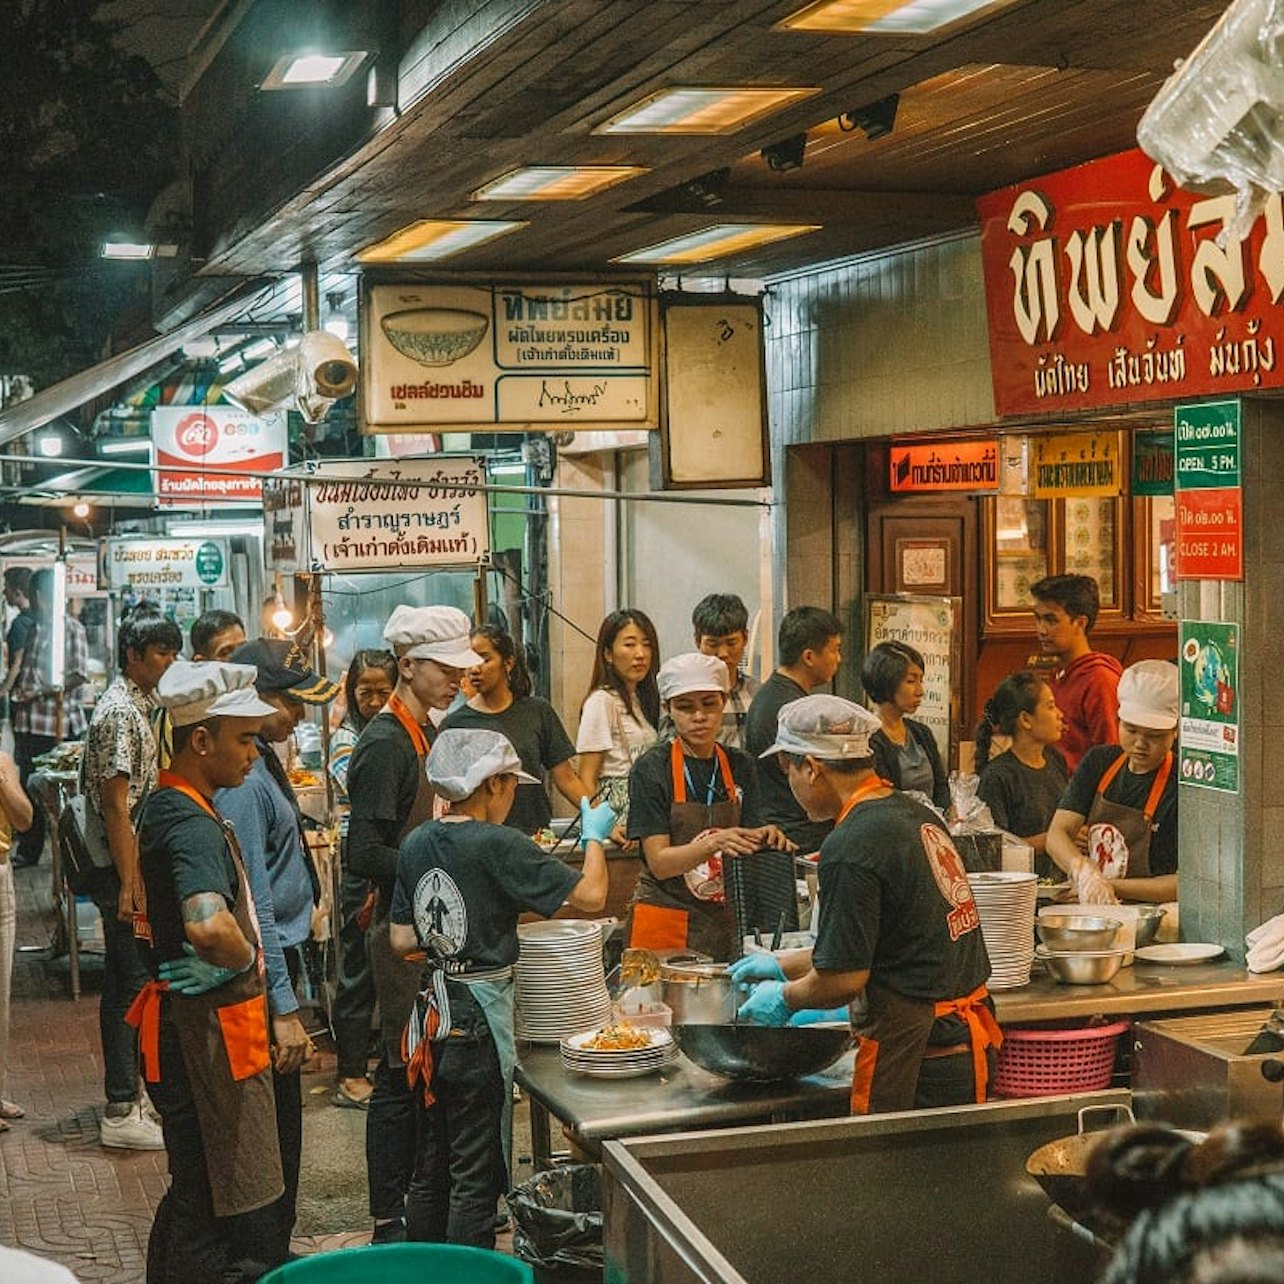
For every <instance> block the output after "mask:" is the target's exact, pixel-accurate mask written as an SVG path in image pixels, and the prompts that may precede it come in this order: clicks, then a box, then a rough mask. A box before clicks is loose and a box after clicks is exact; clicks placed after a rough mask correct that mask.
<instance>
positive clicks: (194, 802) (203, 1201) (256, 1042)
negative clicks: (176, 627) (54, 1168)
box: [129, 660, 284, 1284]
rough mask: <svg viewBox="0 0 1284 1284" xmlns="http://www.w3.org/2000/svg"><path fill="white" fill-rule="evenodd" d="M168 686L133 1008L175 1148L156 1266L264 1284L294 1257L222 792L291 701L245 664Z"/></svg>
mask: <svg viewBox="0 0 1284 1284" xmlns="http://www.w3.org/2000/svg"><path fill="white" fill-rule="evenodd" d="M156 690H157V696H158V698H159V701H160V703H161V705H162V706H163V707H164V708H166V709H168V710H169V712H170V715H171V718H172V720H173V726H174V758H173V761H172V763H171V764H170V766H169V767H168V768H167V769H165V770H162V771H161V773H160V775H159V778H158V781H157V787H156V789H155V790H153V791H152V793H151V795H150V796H149V797H148V799H147V802H146V804H145V806H144V808H143V814H142V818H141V822H140V825H139V831H138V848H139V871H140V873H141V875H142V880H143V884H144V887H145V889H146V896H147V919H148V926H149V929H150V939H151V951H150V953H151V961H152V963H153V965H154V966H155V969H156V971H157V973H158V974H159V976H160V982H156V981H152V982H149V983H148V985H147V986H145V987H144V989H143V991H142V992H141V993H140V994H139V996H138V998H137V999H136V1000H135V1002H134V1005H133V1007H132V1008H131V1009H130V1013H129V1019H130V1023H131V1024H132V1025H134V1026H135V1027H136V1028H137V1029H138V1030H139V1036H140V1045H141V1050H142V1062H143V1075H144V1078H145V1079H146V1081H147V1085H148V1088H149V1090H150V1092H151V1096H152V1100H153V1102H154V1103H155V1104H156V1107H157V1109H158V1110H159V1111H160V1116H161V1125H162V1128H163V1131H164V1135H165V1149H166V1150H167V1151H168V1152H169V1171H170V1185H169V1189H168V1190H167V1191H166V1193H165V1196H164V1198H163V1199H162V1200H161V1202H160V1205H159V1207H158V1208H157V1210H156V1220H155V1223H154V1224H153V1226H152V1233H151V1238H150V1240H149V1242H148V1247H147V1278H148V1280H149V1281H150V1284H198V1282H199V1281H219V1284H240V1282H241V1281H245V1282H246V1284H249V1281H252V1280H257V1279H258V1278H259V1276H260V1275H262V1274H263V1272H264V1271H266V1270H269V1269H271V1268H272V1267H273V1266H276V1265H279V1264H280V1263H281V1262H282V1261H283V1260H284V1253H283V1252H282V1248H281V1240H280V1233H279V1225H280V1209H279V1205H278V1201H279V1200H280V1198H281V1196H282V1193H283V1191H284V1182H283V1179H282V1172H281V1156H280V1151H279V1149H278V1144H277V1135H276V1109H275V1105H274V1103H273V1096H272V1057H271V1051H270V1043H269V1039H270V1030H269V1025H268V1013H267V1003H266V997H265V989H264V968H263V960H262V954H261V951H260V948H259V932H258V923H257V921H256V918H255V913H254V900H253V897H252V895H251V893H250V886H249V879H248V877H247V875H246V872H245V866H244V864H243V862H242V860H241V854H240V851H239V850H238V848H237V843H236V836H235V834H234V833H233V831H232V829H231V827H230V826H229V825H227V824H226V822H225V821H223V820H222V818H221V817H220V816H219V815H218V813H217V812H216V811H215V810H214V805H213V799H214V795H215V793H216V792H217V791H218V790H220V789H231V788H235V787H236V786H237V785H239V784H240V783H241V782H242V781H243V780H244V779H245V778H246V776H247V775H248V774H249V772H250V769H251V767H252V766H253V764H254V761H255V759H256V758H257V756H258V748H257V744H258V730H259V724H260V722H261V721H262V719H264V718H266V717H271V716H272V715H274V714H275V713H276V712H277V710H276V708H275V706H273V705H270V704H267V703H265V702H264V701H263V700H260V699H259V697H258V695H257V694H256V693H255V690H254V670H253V669H252V668H249V667H248V666H246V665H240V664H220V663H215V662H206V663H202V664H193V663H191V662H189V661H186V660H176V661H175V662H174V663H173V664H171V665H170V666H169V668H168V669H167V670H166V671H165V673H164V675H163V676H162V677H161V679H160V682H159V683H158V685H157V688H156Z"/></svg>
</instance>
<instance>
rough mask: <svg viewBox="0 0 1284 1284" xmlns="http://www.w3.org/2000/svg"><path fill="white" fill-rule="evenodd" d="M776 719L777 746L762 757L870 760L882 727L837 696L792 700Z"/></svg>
mask: <svg viewBox="0 0 1284 1284" xmlns="http://www.w3.org/2000/svg"><path fill="white" fill-rule="evenodd" d="M776 718H777V721H776V739H775V743H773V744H772V746H771V747H770V748H769V749H764V750H763V752H762V753H760V754H759V755H758V757H759V758H770V757H771V755H772V754H776V753H791V754H795V755H797V756H798V757H806V756H807V755H808V754H810V755H811V756H812V757H813V758H820V759H830V760H834V759H848V758H871V757H873V750H872V749H871V748H870V746H869V738H870V736H872V735H873V734H874V732H875V731H877V730H878V729H879V727H881V726H882V723H881V722H879V720H878V716H877V715H876V714H873V713H870V711H869V710H868V709H863V708H862V707H861V706H860V705H858V704H853V703H852V702H851V701H850V700H844V699H843V698H842V697H841V696H836V695H812V696H804V697H803V698H802V699H801V700H793V701H791V702H790V703H789V704H787V705H785V706H783V707H782V708H781V710H780V712H779V713H778V714H777V715H776Z"/></svg>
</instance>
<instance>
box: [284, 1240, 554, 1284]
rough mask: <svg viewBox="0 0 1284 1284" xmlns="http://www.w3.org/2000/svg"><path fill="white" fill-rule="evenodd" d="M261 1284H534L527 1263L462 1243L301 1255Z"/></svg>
mask: <svg viewBox="0 0 1284 1284" xmlns="http://www.w3.org/2000/svg"><path fill="white" fill-rule="evenodd" d="M259 1284H535V1273H534V1271H532V1270H531V1268H530V1267H529V1266H527V1265H526V1263H525V1262H519V1261H518V1260H517V1259H516V1258H515V1257H506V1256H505V1255H504V1254H503V1253H492V1252H490V1251H489V1250H488V1249H485V1248H468V1247H466V1246H465V1245H462V1244H372V1245H369V1246H368V1247H365V1248H341V1249H338V1250H337V1251H335V1252H333V1253H315V1254H313V1255H312V1256H311V1257H300V1258H299V1259H298V1260H297V1261H293V1262H287V1263H286V1264H285V1265H284V1266H278V1267H277V1268H276V1270H274V1271H269V1272H268V1273H267V1274H266V1275H265V1276H263V1278H262V1279H261V1280H260V1281H259Z"/></svg>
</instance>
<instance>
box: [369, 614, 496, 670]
mask: <svg viewBox="0 0 1284 1284" xmlns="http://www.w3.org/2000/svg"><path fill="white" fill-rule="evenodd" d="M471 629H472V625H471V624H470V623H469V621H468V617H467V616H466V615H465V614H464V613H463V611H461V610H459V608H458V607H454V606H398V607H396V608H395V609H394V610H393V612H392V614H391V615H390V616H389V617H388V623H387V624H385V625H384V626H383V640H384V641H385V642H386V643H387V644H388V645H389V646H390V647H391V648H392V649H393V651H394V653H395V654H396V655H398V656H406V657H407V658H409V659H411V660H436V661H437V663H438V664H444V665H445V666H446V667H447V668H451V669H469V668H472V666H473V665H475V664H480V663H481V662H482V659H481V656H480V655H478V654H477V652H476V651H474V650H473V649H472V647H471V646H469V645H468V635H469V632H470V631H471Z"/></svg>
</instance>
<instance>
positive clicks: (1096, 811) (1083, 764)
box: [1047, 660, 1180, 905]
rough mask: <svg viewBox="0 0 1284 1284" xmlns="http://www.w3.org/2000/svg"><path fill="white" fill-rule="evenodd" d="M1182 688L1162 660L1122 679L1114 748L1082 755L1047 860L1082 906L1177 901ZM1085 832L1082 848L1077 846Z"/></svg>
mask: <svg viewBox="0 0 1284 1284" xmlns="http://www.w3.org/2000/svg"><path fill="white" fill-rule="evenodd" d="M1179 702H1180V682H1179V675H1178V672H1177V666H1176V665H1173V664H1169V663H1168V661H1167V660H1139V661H1138V662H1137V663H1136V664H1134V665H1131V666H1130V667H1129V668H1127V669H1125V670H1124V671H1123V675H1122V676H1121V677H1120V679H1119V744H1118V745H1113V744H1111V745H1098V746H1096V747H1095V748H1092V749H1089V750H1088V752H1087V753H1086V754H1084V756H1083V758H1082V760H1081V761H1080V763H1079V766H1078V767H1077V768H1076V769H1075V773H1074V775H1073V776H1072V777H1071V779H1070V785H1069V787H1068V788H1067V789H1066V792H1065V795H1064V796H1063V797H1062V799H1061V804H1060V806H1059V807H1058V808H1057V810H1056V811H1055V812H1054V813H1053V816H1052V823H1051V824H1050V825H1049V826H1048V839H1047V851H1048V855H1049V856H1050V857H1051V858H1052V859H1053V860H1054V861H1056V863H1057V864H1058V865H1059V866H1060V867H1061V868H1062V869H1063V870H1064V871H1065V872H1066V873H1067V874H1069V875H1070V878H1071V880H1072V882H1073V883H1074V887H1075V891H1076V892H1077V894H1078V899H1079V900H1080V902H1082V903H1083V904H1085V905H1109V904H1113V903H1114V902H1116V901H1119V900H1125V901H1156V902H1159V901H1174V900H1176V899H1177V773H1176V772H1175V771H1174V770H1173V759H1174V754H1173V747H1174V746H1175V744H1176V743H1177V721H1178V706H1179ZM1085 824H1086V826H1087V848H1086V851H1081V850H1080V848H1079V846H1078V844H1077V843H1076V842H1075V838H1076V836H1077V835H1078V834H1079V832H1080V828H1081V827H1082V826H1084V825H1085Z"/></svg>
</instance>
